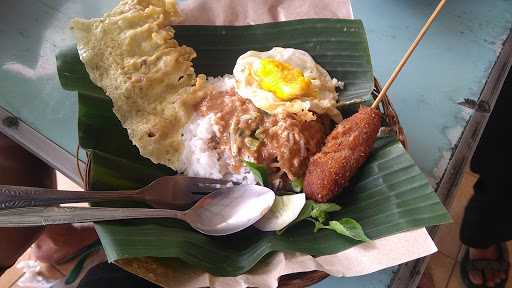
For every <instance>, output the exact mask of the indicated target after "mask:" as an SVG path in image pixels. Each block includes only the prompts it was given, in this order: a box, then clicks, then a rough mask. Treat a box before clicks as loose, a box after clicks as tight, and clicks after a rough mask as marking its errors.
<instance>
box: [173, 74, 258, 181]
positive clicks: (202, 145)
mask: <svg viewBox="0 0 512 288" xmlns="http://www.w3.org/2000/svg"><path fill="white" fill-rule="evenodd" d="M208 82H209V84H210V85H212V87H214V88H215V89H217V90H220V91H225V90H228V89H230V88H233V87H234V84H235V82H234V79H233V76H231V75H226V76H224V77H217V78H209V79H208ZM214 136H219V135H218V128H217V127H216V125H215V124H214V115H213V114H209V115H208V116H206V117H201V116H199V115H198V114H197V113H196V115H195V116H194V117H193V118H192V119H191V120H190V121H189V122H188V123H187V125H186V126H185V128H184V129H183V136H182V140H183V144H184V146H185V147H184V150H183V154H182V156H181V160H180V165H179V167H178V170H179V171H180V172H182V173H184V174H185V175H187V176H194V177H207V178H214V179H226V180H231V181H236V182H239V183H245V184H256V182H257V181H256V178H255V177H254V175H252V173H251V172H250V171H249V169H247V168H246V167H243V168H242V169H241V171H240V173H238V174H235V173H232V172H231V171H230V170H229V166H230V163H232V161H233V159H232V158H231V156H230V155H229V154H228V153H227V151H215V150H212V149H210V147H209V145H208V143H209V141H210V139H211V138H212V137H214ZM246 160H249V159H246Z"/></svg>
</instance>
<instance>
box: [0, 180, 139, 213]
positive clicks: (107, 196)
mask: <svg viewBox="0 0 512 288" xmlns="http://www.w3.org/2000/svg"><path fill="white" fill-rule="evenodd" d="M141 196H142V194H141V193H140V191H138V190H133V191H64V190H54V189H45V188H35V187H21V186H8V185H0V209H12V208H23V207H35V206H55V205H58V204H65V203H79V202H99V201H107V200H120V199H124V200H130V199H131V200H141V199H142V197H141Z"/></svg>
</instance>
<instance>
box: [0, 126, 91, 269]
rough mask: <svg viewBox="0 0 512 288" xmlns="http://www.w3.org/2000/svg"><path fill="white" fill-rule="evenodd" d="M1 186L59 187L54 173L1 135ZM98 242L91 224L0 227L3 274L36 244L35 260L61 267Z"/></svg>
mask: <svg viewBox="0 0 512 288" xmlns="http://www.w3.org/2000/svg"><path fill="white" fill-rule="evenodd" d="M0 184H3V185H16V186H31V187H42V188H56V186H57V181H56V175H55V170H53V169H52V168H51V167H49V166H48V165H47V164H46V163H44V162H43V161H41V160H40V159H38V158H37V157H35V156H34V155H32V154H31V153H30V152H28V151H26V150H25V149H23V148H22V147H21V146H19V145H18V144H16V143H15V142H13V141H12V140H10V139H9V138H8V137H6V136H5V135H3V134H1V133H0ZM43 230H44V232H43ZM36 240H37V241H36ZM96 240H97V235H96V231H95V230H94V227H93V226H92V225H81V226H74V225H53V226H48V227H47V228H46V229H44V228H43V227H34V228H0V247H1V249H0V274H1V272H2V270H5V268H7V267H10V266H11V265H13V264H14V263H15V262H16V260H17V259H18V258H19V257H20V256H21V255H22V254H23V253H24V252H25V250H26V249H27V248H28V247H30V246H31V245H32V244H33V243H34V241H36V242H35V244H34V250H33V253H34V256H35V257H36V259H38V260H39V261H41V262H46V263H53V264H58V263H59V262H62V261H63V260H65V259H66V258H68V257H69V256H73V254H75V253H77V252H78V251H80V250H81V248H83V247H85V246H87V245H89V244H91V243H93V242H94V241H96Z"/></svg>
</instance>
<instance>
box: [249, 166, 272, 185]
mask: <svg viewBox="0 0 512 288" xmlns="http://www.w3.org/2000/svg"><path fill="white" fill-rule="evenodd" d="M244 165H245V167H247V168H249V170H251V173H252V175H254V177H256V180H258V183H259V184H260V185H263V186H267V185H268V173H267V168H266V167H265V166H263V165H258V164H256V163H254V162H251V161H246V160H244Z"/></svg>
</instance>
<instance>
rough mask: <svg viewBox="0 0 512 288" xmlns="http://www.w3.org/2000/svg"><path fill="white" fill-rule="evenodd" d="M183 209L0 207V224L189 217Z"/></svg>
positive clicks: (46, 223) (53, 223)
mask: <svg viewBox="0 0 512 288" xmlns="http://www.w3.org/2000/svg"><path fill="white" fill-rule="evenodd" d="M186 215H187V213H186V212H184V211H175V210H165V209H146V208H104V207H28V208H17V209H10V210H0V227H29V226H41V225H55V224H68V223H88V222H100V221H111V220H124V219H142V218H175V219H181V220H184V221H187V217H186Z"/></svg>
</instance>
